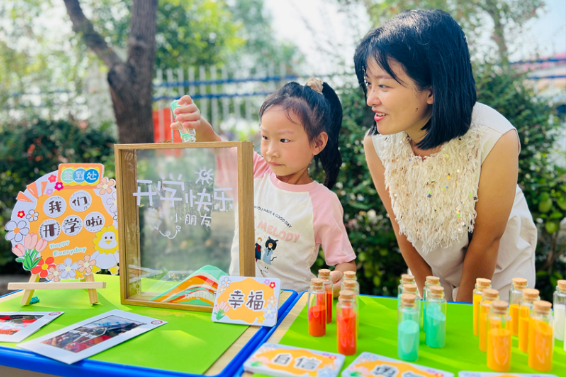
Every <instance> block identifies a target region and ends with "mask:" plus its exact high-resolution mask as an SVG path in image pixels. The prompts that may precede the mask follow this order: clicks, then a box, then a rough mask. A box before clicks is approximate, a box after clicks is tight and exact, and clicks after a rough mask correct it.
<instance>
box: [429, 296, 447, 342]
mask: <svg viewBox="0 0 566 377" xmlns="http://www.w3.org/2000/svg"><path fill="white" fill-rule="evenodd" d="M425 307H426V314H425V315H424V321H425V323H426V345H427V346H429V347H431V348H442V347H444V345H445V344H446V300H445V299H444V287H441V286H438V285H433V286H431V287H430V291H429V293H428V298H427V300H426V301H425Z"/></svg>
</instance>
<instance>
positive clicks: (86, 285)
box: [8, 274, 106, 305]
mask: <svg viewBox="0 0 566 377" xmlns="http://www.w3.org/2000/svg"><path fill="white" fill-rule="evenodd" d="M103 288H106V282H103V281H94V274H90V275H87V276H86V277H85V278H84V279H83V280H81V281H78V282H72V283H40V282H39V275H38V274H32V275H31V277H30V279H29V283H8V289H9V290H15V289H23V290H24V295H23V296H22V301H20V303H21V304H22V305H29V303H30V301H31V298H32V297H33V293H34V292H35V290H36V289H88V298H89V300H90V303H91V304H96V303H98V294H97V293H96V290H97V289H103Z"/></svg>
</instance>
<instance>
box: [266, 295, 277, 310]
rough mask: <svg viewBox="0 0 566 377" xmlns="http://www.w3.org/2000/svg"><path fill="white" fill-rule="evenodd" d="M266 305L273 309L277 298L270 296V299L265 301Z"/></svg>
mask: <svg viewBox="0 0 566 377" xmlns="http://www.w3.org/2000/svg"><path fill="white" fill-rule="evenodd" d="M267 303H268V304H269V305H271V306H273V307H275V305H277V298H276V297H275V296H274V295H271V297H270V298H269V299H268V300H267Z"/></svg>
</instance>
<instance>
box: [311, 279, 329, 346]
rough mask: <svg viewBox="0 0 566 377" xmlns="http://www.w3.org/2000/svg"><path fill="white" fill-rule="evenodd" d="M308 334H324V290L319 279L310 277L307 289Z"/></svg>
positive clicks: (322, 283)
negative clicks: (309, 285)
mask: <svg viewBox="0 0 566 377" xmlns="http://www.w3.org/2000/svg"><path fill="white" fill-rule="evenodd" d="M309 334H310V335H312V336H323V335H325V334H326V291H325V290H324V282H323V281H322V280H321V279H317V278H315V279H311V287H310V289H309Z"/></svg>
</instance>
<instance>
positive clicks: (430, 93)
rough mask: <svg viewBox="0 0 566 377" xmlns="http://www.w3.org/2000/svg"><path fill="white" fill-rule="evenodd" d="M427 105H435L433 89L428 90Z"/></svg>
mask: <svg viewBox="0 0 566 377" xmlns="http://www.w3.org/2000/svg"><path fill="white" fill-rule="evenodd" d="M426 103H428V104H429V105H432V104H433V103H434V95H433V94H432V87H430V89H428V96H427V97H426Z"/></svg>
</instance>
